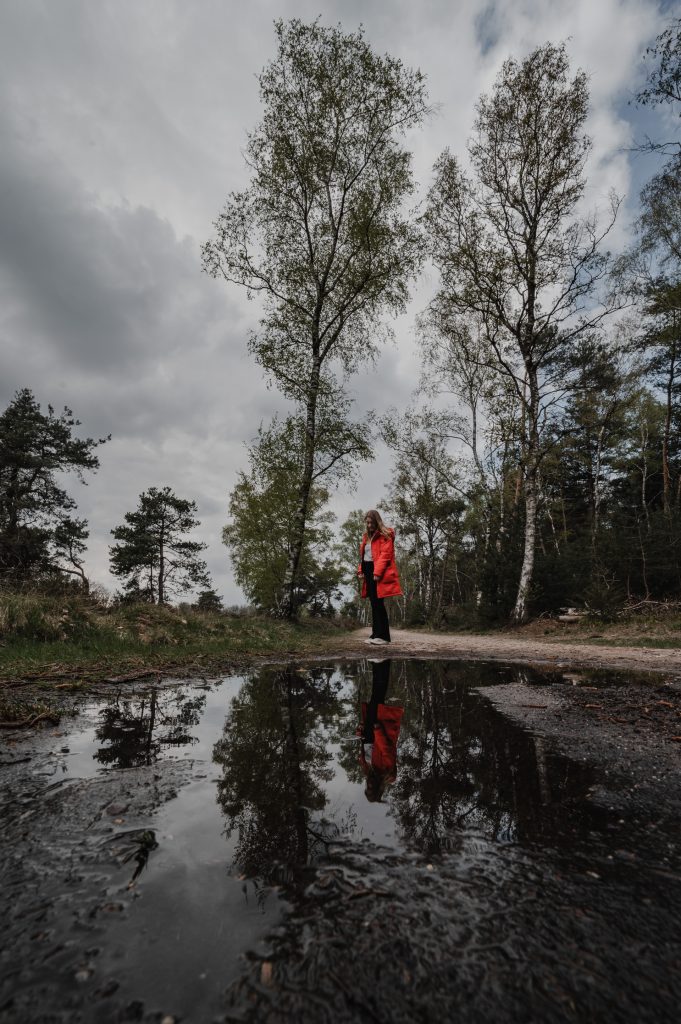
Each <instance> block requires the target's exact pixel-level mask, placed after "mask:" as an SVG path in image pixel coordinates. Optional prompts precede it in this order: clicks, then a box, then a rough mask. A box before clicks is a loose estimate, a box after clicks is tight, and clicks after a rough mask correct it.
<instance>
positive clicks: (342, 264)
mask: <svg viewBox="0 0 681 1024" xmlns="http://www.w3.org/2000/svg"><path fill="white" fill-rule="evenodd" d="M275 30H276V37H277V54H276V56H275V58H274V60H273V61H272V62H271V63H270V64H269V65H268V66H267V67H266V68H265V70H264V71H263V72H262V74H261V75H260V77H259V82H260V96H261V100H262V105H263V118H262V121H261V122H260V124H259V125H258V126H257V127H256V128H255V129H254V130H253V132H252V133H251V134H250V135H249V137H248V143H247V146H246V158H247V162H248V166H249V168H250V172H251V179H250V183H249V185H248V187H247V188H246V189H245V190H244V191H243V192H233V193H232V194H231V195H230V197H229V199H228V201H227V204H226V206H225V209H224V211H223V212H222V213H221V214H220V216H219V218H218V220H217V221H216V223H215V227H216V232H217V234H216V236H215V238H214V239H213V240H212V241H210V242H208V243H207V244H206V245H205V246H204V249H203V260H204V268H205V270H206V271H207V272H208V273H210V274H212V275H213V276H215V277H223V278H224V279H225V280H227V281H229V282H234V283H236V284H238V285H241V286H243V287H244V288H246V289H247V291H248V294H249V295H256V294H260V295H261V296H262V298H263V306H264V313H263V317H262V319H261V321H260V325H259V328H258V330H257V331H256V332H255V333H254V334H253V335H252V337H251V339H250V349H251V352H252V353H253V354H254V356H255V358H256V360H257V361H258V362H259V363H260V365H261V366H263V367H264V369H265V370H266V371H267V373H268V374H269V375H270V377H271V379H272V380H273V382H274V383H275V384H276V386H277V387H278V388H279V389H280V390H281V391H282V392H283V393H284V394H285V395H286V396H287V397H288V398H290V399H292V400H293V401H294V402H296V404H297V406H298V407H299V408H300V410H301V414H302V416H303V418H304V422H305V457H304V466H303V473H302V476H301V479H300V484H299V491H298V496H297V509H296V517H295V531H294V541H293V544H292V546H291V551H290V557H289V562H288V565H287V570H286V594H287V596H286V600H285V602H284V604H283V605H282V614H283V615H285V616H286V617H291V616H294V615H295V613H296V598H295V595H296V590H297V577H298V573H299V569H300V559H301V553H302V551H303V547H304V540H305V528H306V525H307V520H308V510H309V502H310V493H311V489H312V486H313V477H314V473H315V469H314V466H315V454H316V451H317V447H318V440H319V433H318V417H319V409H320V405H322V404H325V406H326V408H327V410H331V411H332V413H333V415H332V416H331V418H332V419H333V420H334V421H335V425H336V433H335V439H334V445H335V448H334V452H333V453H332V454H331V456H330V459H329V465H330V467H333V466H336V465H337V464H338V463H342V462H343V460H346V461H347V460H348V459H349V460H353V459H356V458H362V457H365V456H366V454H367V452H366V446H364V447H362V446H360V447H358V444H357V429H356V426H353V424H351V423H350V421H349V418H348V417H347V416H346V415H344V412H343V402H344V400H345V392H344V383H345V381H346V379H347V377H348V375H349V374H351V373H353V372H354V371H355V370H356V369H357V368H358V365H359V364H360V363H361V361H362V360H365V359H367V358H371V357H375V355H376V354H377V352H378V349H379V342H380V340H381V338H382V336H383V335H384V334H385V330H384V329H382V327H381V318H382V316H383V314H385V313H386V312H391V313H397V312H400V311H401V310H403V309H404V307H405V302H406V299H407V285H408V282H409V279H410V278H411V277H412V275H413V274H414V273H415V271H416V269H417V267H418V265H419V260H420V255H421V245H420V241H419V233H418V230H417V228H416V226H415V224H414V223H413V222H412V221H411V220H410V218H409V216H408V215H407V214H406V213H405V210H404V203H405V200H406V199H407V198H408V197H409V195H410V194H411V193H412V191H413V180H412V172H411V159H410V154H409V153H408V152H407V151H406V150H405V149H404V148H402V146H401V145H400V139H401V138H402V137H403V136H404V134H405V133H406V132H407V131H409V130H411V129H413V128H414V127H415V126H416V125H418V124H419V122H420V121H421V120H422V119H423V117H424V115H425V114H426V112H427V106H426V92H425V83H424V78H423V76H422V75H421V73H420V72H419V71H412V70H409V69H407V68H405V67H404V66H403V65H402V63H401V62H400V61H399V60H396V59H394V58H392V57H390V56H379V55H377V54H376V53H374V52H373V51H372V49H371V48H370V46H369V45H368V43H367V42H366V40H365V38H364V35H363V32H362V30H361V29H360V30H358V31H357V32H353V33H344V32H343V31H342V30H341V29H340V27H335V28H325V27H323V26H322V25H321V24H320V23H319V21H315V22H313V23H312V24H305V23H303V22H302V21H299V20H292V21H288V22H284V21H277V22H275ZM327 418H328V417H327Z"/></svg>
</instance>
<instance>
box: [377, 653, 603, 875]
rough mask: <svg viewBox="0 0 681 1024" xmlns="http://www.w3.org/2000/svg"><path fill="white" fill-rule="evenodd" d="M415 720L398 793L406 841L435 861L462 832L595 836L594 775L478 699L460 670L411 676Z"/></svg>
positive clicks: (428, 669)
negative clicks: (590, 797)
mask: <svg viewBox="0 0 681 1024" xmlns="http://www.w3.org/2000/svg"><path fill="white" fill-rule="evenodd" d="M404 692H405V698H404V699H405V701H406V703H407V706H408V709H409V715H408V716H405V721H406V727H405V729H404V730H403V733H404V734H403V740H402V744H401V749H400V761H401V770H400V777H399V779H398V781H397V783H396V785H395V786H394V788H393V790H392V792H391V802H392V805H393V809H394V813H395V815H396V817H397V818H398V820H399V823H400V827H401V830H402V834H403V837H404V839H405V840H406V841H407V842H408V844H409V845H411V846H414V847H416V848H417V849H419V850H422V851H423V852H426V853H428V854H431V855H432V854H436V853H438V852H440V851H441V850H444V849H451V848H452V847H453V846H455V845H456V844H457V841H458V839H459V838H460V837H461V835H462V832H463V830H464V829H467V830H470V829H474V830H476V831H479V832H481V833H483V834H484V835H485V836H486V837H487V838H489V839H493V840H497V841H520V842H523V841H537V840H540V839H541V840H544V841H545V840H547V839H552V840H557V839H558V838H559V837H561V836H562V837H564V838H566V837H569V836H570V835H574V834H576V833H579V832H581V831H584V830H586V829H588V828H589V827H592V825H593V824H594V822H593V820H592V815H593V811H592V809H591V805H590V804H587V803H586V802H585V800H584V797H585V795H586V791H587V789H588V787H589V785H590V784H591V782H592V781H593V777H592V772H591V770H590V769H589V768H587V767H585V766H583V765H581V764H578V763H576V762H572V761H569V760H567V759H566V758H560V757H555V756H551V755H550V753H549V752H548V751H547V750H546V748H545V744H544V741H543V740H541V739H540V738H538V737H534V736H532V735H530V734H528V733H526V732H525V731H524V730H523V729H521V728H519V727H518V726H515V725H513V724H512V723H510V722H509V721H508V720H507V719H505V718H504V717H503V716H502V715H501V714H499V713H498V712H497V711H495V710H494V709H493V708H492V707H491V706H490V705H489V704H488V703H487V702H486V701H484V699H483V698H481V697H480V695H479V694H477V693H474V692H471V690H470V687H469V683H468V679H467V678H466V677H465V675H463V676H462V673H461V670H460V669H459V668H458V667H451V666H447V665H446V664H439V663H431V664H430V665H428V666H423V667H421V670H420V671H417V672H413V671H407V672H406V673H405V676H404Z"/></svg>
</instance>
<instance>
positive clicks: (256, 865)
mask: <svg viewBox="0 0 681 1024" xmlns="http://www.w3.org/2000/svg"><path fill="white" fill-rule="evenodd" d="M341 687H342V683H341V682H340V681H338V680H337V679H334V672H333V669H310V670H302V669H299V670H293V669H284V670H279V671H274V670H265V671H261V672H255V673H253V675H251V676H250V677H249V678H247V680H246V682H245V683H244V685H243V686H242V687H241V689H240V691H239V694H238V696H237V698H236V699H235V700H234V701H233V702H232V705H231V708H230V712H229V714H228V716H227V719H226V721H225V725H224V731H223V736H222V738H221V739H220V740H219V741H218V742H217V743H216V745H215V747H214V750H213V760H214V761H215V762H216V763H217V764H219V765H220V766H221V769H222V777H221V779H220V780H219V781H218V802H219V804H220V806H221V808H222V810H223V812H224V814H225V818H226V826H225V833H226V835H227V836H228V837H229V836H231V835H232V833H233V832H234V831H235V830H236V833H237V841H236V849H235V853H234V867H235V868H236V870H238V871H239V872H241V873H243V874H245V875H246V876H247V877H249V878H253V879H259V880H260V881H261V882H262V883H264V884H272V883H274V882H279V881H291V880H293V878H294V877H295V876H296V874H297V873H298V872H299V870H300V869H301V868H303V867H304V866H305V865H307V864H309V863H310V862H311V861H312V860H314V858H315V857H316V856H317V855H318V854H319V853H320V852H322V851H323V850H324V848H325V844H326V843H327V842H328V841H329V840H330V839H332V838H335V837H337V836H338V835H339V834H340V832H342V831H343V830H344V829H345V828H347V827H348V823H347V822H340V823H334V822H332V821H330V820H328V819H326V818H324V817H322V816H321V812H322V811H323V810H324V808H325V806H326V794H325V789H324V783H326V782H328V781H329V780H330V779H331V778H332V777H333V774H334V770H333V767H332V766H331V763H330V762H331V754H330V753H329V751H328V750H327V743H328V731H329V728H330V727H331V725H332V723H333V722H335V721H337V720H338V718H339V716H340V714H341V711H342V703H341V701H340V700H339V692H340V689H341Z"/></svg>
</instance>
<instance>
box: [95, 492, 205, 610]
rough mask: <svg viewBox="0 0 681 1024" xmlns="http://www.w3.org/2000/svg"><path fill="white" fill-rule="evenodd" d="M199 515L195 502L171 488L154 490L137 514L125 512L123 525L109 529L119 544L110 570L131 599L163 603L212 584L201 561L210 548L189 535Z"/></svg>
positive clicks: (142, 499) (113, 551)
mask: <svg viewBox="0 0 681 1024" xmlns="http://www.w3.org/2000/svg"><path fill="white" fill-rule="evenodd" d="M195 512H196V502H194V501H188V500H187V499H185V498H179V497H178V496H177V495H176V494H173V492H172V491H171V489H170V487H163V488H162V489H161V490H159V489H158V488H156V487H150V488H149V490H148V491H145V492H144V493H143V494H141V495H140V497H139V502H138V505H137V508H136V509H135V511H134V512H127V513H126V515H125V525H123V526H117V527H115V528H114V529H113V530H112V531H111V533H112V534H113V536H114V538H115V539H116V541H117V542H118V543H116V544H113V545H112V546H111V548H110V555H111V572H112V573H113V574H114V576H119V577H121V578H122V579H124V580H125V582H126V590H125V597H126V598H127V599H128V600H134V601H139V600H148V601H152V602H153V601H156V602H157V603H158V604H163V603H164V602H165V601H166V599H167V598H168V597H169V596H170V595H171V594H177V593H181V592H183V591H186V590H190V589H192V588H193V587H196V586H204V587H205V586H207V585H208V583H209V582H210V581H209V576H208V570H207V568H206V563H205V562H204V561H203V560H202V559H201V558H199V553H200V552H201V551H203V550H204V549H205V547H206V545H205V544H202V543H200V542H198V541H190V540H187V538H186V536H185V534H187V533H188V532H189V531H190V530H193V529H195V528H196V527H197V526H198V525H199V521H198V520H197V519H196V518H195V515H194V513H195Z"/></svg>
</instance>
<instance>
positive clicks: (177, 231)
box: [0, 0, 674, 604]
mask: <svg viewBox="0 0 681 1024" xmlns="http://www.w3.org/2000/svg"><path fill="white" fill-rule="evenodd" d="M672 13H674V12H673V5H671V4H669V3H658V2H655V0H571V2H570V3H565V0H559V2H554V0H498V2H495V0H489V2H487V3H484V2H481V0H421V2H418V3H415V2H414V0H364V2H359V0H342V2H341V0H339V2H336V3H323V2H321V0H316V2H310V3H308V2H306V0H300V2H294V0H279V2H278V3H268V2H265V0H250V2H249V3H247V4H245V3H243V2H242V0H241V2H239V3H237V2H234V0H191V2H188V0H42V2H39V0H0V353H1V358H2V373H1V375H0V402H1V403H2V408H3V409H4V408H5V407H6V405H7V404H8V402H9V401H10V400H11V398H12V395H13V393H14V391H15V390H16V389H17V388H21V387H30V388H32V389H33V391H34V392H35V394H36V397H37V399H38V401H40V402H41V403H42V404H43V406H46V405H47V404H48V403H52V405H54V406H56V407H58V408H60V407H62V406H63V405H65V404H66V405H68V406H70V407H71V408H72V409H73V410H74V412H75V413H76V415H77V416H78V418H79V419H80V420H82V423H83V426H82V428H81V431H82V432H83V433H84V434H87V435H93V436H102V435H105V434H109V433H110V434H111V435H112V440H111V441H110V442H109V443H108V444H106V445H105V446H104V447H103V448H102V449H100V458H101V468H100V470H99V472H98V473H97V474H96V476H94V477H91V478H90V481H89V485H88V486H87V487H82V486H80V485H78V484H74V487H73V493H74V496H75V497H76V499H77V501H78V503H79V514H80V515H83V516H85V517H86V518H87V519H88V520H89V522H90V530H91V538H90V548H89V553H88V566H87V567H88V570H89V573H90V575H91V577H92V578H93V579H94V580H97V581H99V582H101V583H104V584H105V585H106V586H108V587H109V588H110V589H114V588H115V586H116V585H117V583H116V581H114V580H113V579H112V578H111V577H110V576H109V573H108V545H109V542H110V540H111V538H110V534H109V531H110V530H111V528H112V527H113V526H115V525H117V524H119V523H121V522H122V520H123V515H124V513H125V512H126V511H129V510H131V509H133V508H134V507H135V505H136V503H137V498H138V496H139V494H140V493H141V492H142V491H143V490H146V489H147V488H148V487H150V486H158V487H162V486H164V485H165V484H168V485H170V486H171V487H172V488H173V489H174V490H175V491H176V492H177V493H178V494H179V495H181V496H182V497H187V498H192V499H194V500H196V502H197V504H198V510H199V518H200V519H201V522H202V527H201V531H200V533H201V537H202V539H204V540H205V541H206V542H207V543H208V552H207V558H208V563H209V567H210V570H211V572H212V575H213V579H214V581H215V585H216V588H217V589H218V591H219V592H220V593H221V594H223V595H224V598H225V601H226V602H227V603H228V604H232V603H238V602H241V601H242V600H243V596H242V595H241V592H240V591H239V589H238V588H237V587H236V585H235V584H234V581H233V578H232V573H231V567H230V564H229V557H228V554H227V551H226V549H225V548H224V547H223V546H222V544H221V542H220V533H221V529H222V526H223V525H224V523H225V521H226V518H227V500H228V494H229V492H230V490H231V489H232V487H233V486H234V483H235V480H236V475H237V473H238V471H239V470H240V469H244V468H246V465H247V457H246V449H245V444H246V443H247V442H248V441H249V440H250V439H252V438H253V436H254V434H255V432H256V430H257V428H258V425H259V423H260V422H261V421H263V420H265V421H267V420H268V419H269V418H270V416H271V415H272V414H273V412H275V411H276V409H278V408H284V407H285V406H284V403H283V402H282V401H281V400H280V399H278V397H277V395H276V393H275V392H273V391H271V390H268V389H267V388H266V387H265V384H264V382H263V380H262V376H261V373H260V371H259V369H258V368H257V367H256V366H255V365H254V363H253V361H252V359H251V358H250V357H249V356H248V353H247V351H246V339H247V335H248V331H249V329H251V328H252V327H254V326H255V325H256V323H257V319H258V306H257V303H255V302H251V303H249V302H248V301H247V300H246V298H245V296H244V295H243V294H242V293H241V292H240V290H239V289H238V288H237V287H236V286H229V285H227V284H225V283H224V282H218V281H215V280H213V279H211V278H209V277H207V276H206V275H204V274H202V273H201V265H200V246H201V244H202V243H203V242H204V241H206V240H207V239H208V238H209V237H211V235H212V222H213V221H214V219H215V217H216V216H217V214H218V213H219V211H220V209H221V208H222V206H223V203H224V200H225V198H226V196H227V194H228V193H229V192H230V191H232V190H234V189H238V188H242V187H244V186H245V185H246V183H247V171H246V168H245V166H244V161H243V146H244V141H245V137H246V132H247V131H248V130H249V129H250V128H252V127H253V126H254V125H255V124H256V122H257V120H258V118H259V114H260V106H259V97H258V85H257V80H256V75H257V73H258V72H259V71H260V70H261V69H262V67H263V66H264V64H265V63H266V62H267V61H268V60H269V59H270V58H271V57H272V56H273V54H274V33H273V29H272V21H273V19H274V18H275V17H279V16H282V17H285V18H287V17H300V18H303V19H309V20H311V19H313V18H314V17H316V16H317V15H321V18H322V21H323V22H324V23H326V24H334V23H336V22H341V23H342V25H343V27H344V28H346V29H347V30H352V29H355V28H356V27H357V26H358V25H359V23H360V22H361V23H362V24H363V25H364V26H365V30H366V37H367V39H368V41H369V42H370V44H371V45H372V46H373V47H374V48H375V49H376V50H378V51H381V52H384V51H387V52H389V53H391V54H393V55H395V56H398V57H400V58H401V59H402V60H403V61H404V62H405V63H406V64H407V65H410V66H414V67H415V66H418V67H419V68H420V69H421V70H422V71H423V72H424V73H425V74H426V76H427V78H428V83H429V93H430V98H431V101H432V102H434V103H436V104H438V107H439V110H438V113H437V115H436V116H435V117H433V118H432V119H431V120H430V121H429V122H428V124H427V125H426V126H425V127H424V128H423V129H422V130H420V131H419V132H418V133H416V134H415V135H413V136H412V137H410V139H409V145H410V146H411V148H412V150H413V152H414V169H415V174H416V178H417V180H418V182H419V183H420V194H421V195H422V194H423V191H424V190H425V188H427V186H428V183H429V181H430V176H431V168H432V165H433V162H434V160H435V158H436V157H437V155H438V154H439V153H440V152H441V150H442V149H443V148H444V147H445V146H449V147H450V148H451V150H452V151H453V152H454V153H457V154H459V155H463V154H464V153H465V144H466V139H467V136H468V134H469V132H470V128H471V124H472V120H473V116H474V104H475V101H476V99H477V98H478V96H479V95H480V93H481V92H484V91H487V90H489V89H490V87H491V85H492V83H493V81H494V78H495V76H496V74H497V72H498V70H499V67H500V65H501V63H502V61H503V60H504V59H505V58H506V57H508V56H510V55H513V56H515V57H520V58H521V57H523V56H524V55H525V54H526V53H527V52H528V51H529V50H530V49H532V48H533V47H534V46H536V45H540V44H542V43H544V42H546V41H547V40H551V41H553V42H560V41H562V40H567V45H568V50H569V53H570V55H571V58H572V60H573V68H574V69H575V70H576V69H577V68H578V67H581V68H583V69H584V70H585V71H586V72H587V73H588V75H589V76H590V84H591V116H590V122H589V131H590V133H591V134H592V136H593V138H594V148H593V153H592V158H591V160H590V162H589V166H588V180H589V188H588V193H587V200H588V203H589V204H590V205H591V206H593V207H598V206H605V204H606V202H607V195H608V192H609V190H610V189H612V188H614V189H615V190H616V191H617V192H618V193H620V194H621V195H625V196H626V197H627V198H626V203H625V207H624V210H623V216H622V217H621V220H620V224H619V226H618V229H617V236H616V238H615V243H616V244H619V245H622V244H624V242H625V240H626V237H627V229H628V226H629V225H630V223H631V219H632V217H633V216H634V215H635V212H636V198H637V194H638V191H639V189H640V187H641V185H642V184H643V182H644V181H645V180H646V179H647V178H648V177H649V176H650V175H651V174H652V173H654V171H655V170H656V168H657V167H659V158H656V157H644V156H640V155H635V154H632V153H631V152H627V149H628V148H629V147H631V146H632V143H633V141H634V140H635V139H637V138H638V139H640V138H642V137H643V135H644V134H645V132H646V131H647V132H648V133H649V134H651V135H655V134H656V132H657V134H660V133H661V130H662V129H661V127H660V126H661V122H662V121H663V116H660V115H656V114H651V113H650V112H646V111H641V110H638V109H637V108H635V107H634V106H630V105H628V101H629V100H630V99H631V97H632V95H633V93H634V92H635V91H636V89H637V88H638V87H639V86H640V84H641V77H642V70H643V66H642V64H641V54H642V52H643V50H644V49H645V47H646V45H650V43H651V42H652V41H653V40H654V38H655V36H656V35H657V34H658V33H659V32H660V31H661V30H662V29H663V28H664V27H665V25H666V24H667V23H668V21H669V18H670V16H671V15H672ZM433 285H434V281H433V280H432V278H431V277H430V276H428V275H424V277H423V278H422V279H421V280H420V281H419V282H418V284H417V285H416V286H415V288H414V292H413V301H412V304H411V308H410V311H409V313H408V315H407V316H405V317H402V318H401V319H400V320H399V322H398V323H397V324H396V325H395V330H396V343H395V345H394V346H393V347H390V348H387V349H386V350H385V351H384V353H383V355H382V357H381V359H380V361H379V363H378V365H377V367H376V369H375V370H372V371H371V372H367V371H366V370H363V371H362V372H361V374H360V376H359V377H358V378H357V379H356V381H355V397H356V409H357V412H358V414H360V415H361V414H362V413H363V412H364V411H365V410H366V409H368V408H373V409H376V410H377V411H378V412H380V411H382V410H384V409H385V408H387V406H388V405H390V404H396V405H398V406H406V405H407V404H408V403H409V400H410V394H411V392H412V390H413V387H414V385H415V383H416V380H417V377H418V372H419V363H418V350H417V348H416V345H415V343H414V340H413V323H414V318H415V316H416V314H417V313H418V312H419V311H420V310H421V309H423V307H424V306H425V304H426V302H427V300H428V296H429V294H430V292H431V291H432V288H433ZM377 455H378V457H377V460H376V461H375V462H374V463H373V464H370V465H368V466H367V468H366V469H365V471H364V472H363V476H362V479H361V482H360V485H359V487H358V490H357V491H356V492H354V493H353V494H347V493H339V494H337V495H336V496H335V497H334V509H335V511H336V512H337V513H338V515H339V516H344V515H345V514H346V513H347V512H348V511H349V510H350V509H352V508H358V507H363V508H367V507H372V506H378V507H379V508H380V506H381V498H382V495H383V492H384V485H385V481H386V480H387V479H388V476H389V472H390V465H389V460H388V459H387V457H386V455H385V453H384V452H382V451H378V452H377Z"/></svg>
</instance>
